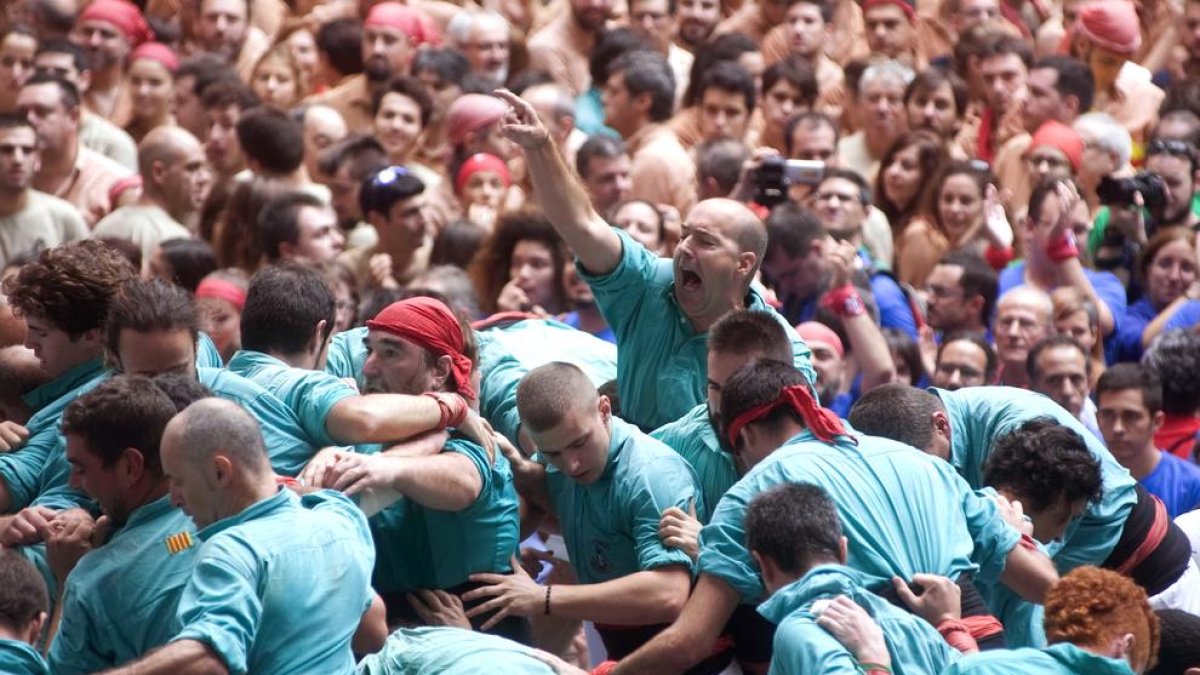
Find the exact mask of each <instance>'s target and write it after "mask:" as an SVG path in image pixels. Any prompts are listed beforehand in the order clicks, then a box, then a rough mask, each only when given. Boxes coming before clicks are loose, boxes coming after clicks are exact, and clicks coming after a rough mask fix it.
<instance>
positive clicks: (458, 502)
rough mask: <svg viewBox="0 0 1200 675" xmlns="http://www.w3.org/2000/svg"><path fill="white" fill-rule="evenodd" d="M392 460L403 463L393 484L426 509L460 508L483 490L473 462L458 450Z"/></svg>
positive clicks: (397, 489) (400, 491)
mask: <svg viewBox="0 0 1200 675" xmlns="http://www.w3.org/2000/svg"><path fill="white" fill-rule="evenodd" d="M394 461H398V462H403V469H402V470H401V471H400V472H399V475H398V476H397V477H396V479H395V480H394V481H393V482H392V487H393V488H395V490H396V491H397V492H399V493H400V494H402V495H404V496H405V497H408V498H409V499H411V500H413V501H415V502H417V503H418V504H420V505H422V506H425V507H427V508H431V509H435V510H437V511H461V510H463V509H465V508H467V507H468V506H470V505H471V504H473V503H475V500H476V499H478V498H479V493H480V492H481V491H482V490H483V478H482V477H480V475H479V470H478V469H476V468H475V464H474V462H472V461H471V460H470V459H468V458H467V457H466V456H464V455H461V454H459V453H457V452H446V453H442V454H440V455H434V456H432V457H411V458H403V459H396V460H394Z"/></svg>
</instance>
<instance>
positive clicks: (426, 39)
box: [363, 2, 442, 47]
mask: <svg viewBox="0 0 1200 675" xmlns="http://www.w3.org/2000/svg"><path fill="white" fill-rule="evenodd" d="M363 25H364V26H385V27H387V28H395V29H397V30H399V31H400V32H401V33H404V34H405V35H407V36H408V39H409V41H410V42H412V46H413V47H416V46H418V45H422V44H430V45H433V46H435V47H436V46H437V45H439V44H441V42H442V36H441V33H439V32H438V29H437V25H436V24H435V23H434V22H433V21H432V20H431V19H430V18H429V17H428V16H426V15H425V14H423V13H421V12H418V11H417V10H415V9H413V8H411V7H408V6H407V5H402V4H400V3H398V2H381V3H379V4H378V5H375V6H374V7H372V8H371V10H370V11H369V12H367V18H366V19H364V20H363Z"/></svg>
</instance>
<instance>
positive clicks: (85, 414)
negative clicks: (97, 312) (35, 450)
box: [62, 375, 176, 477]
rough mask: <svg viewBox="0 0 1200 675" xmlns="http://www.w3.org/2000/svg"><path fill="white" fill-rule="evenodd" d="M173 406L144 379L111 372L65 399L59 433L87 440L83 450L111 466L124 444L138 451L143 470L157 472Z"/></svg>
mask: <svg viewBox="0 0 1200 675" xmlns="http://www.w3.org/2000/svg"><path fill="white" fill-rule="evenodd" d="M175 413H176V409H175V404H174V403H172V402H171V398H170V397H169V396H167V394H166V393H165V392H163V390H162V389H159V388H158V387H157V386H156V385H155V384H154V382H153V380H151V379H150V378H148V377H142V376H139V375H117V376H114V377H111V378H109V379H107V380H105V381H104V382H101V383H100V384H99V385H98V386H97V387H96V388H95V389H93V390H91V391H89V392H88V393H86V394H84V395H82V396H80V397H79V398H77V399H75V400H74V401H72V402H71V404H70V405H68V406H67V408H66V410H64V411H63V417H62V432H63V434H64V435H68V436H70V435H74V436H79V437H81V438H83V439H84V440H85V441H87V451H88V452H90V453H91V454H93V455H96V456H97V457H99V458H100V464H101V466H103V467H104V468H106V469H108V468H112V466H113V465H114V464H116V462H117V460H118V459H120V457H121V454H122V453H123V452H125V449H126V448H133V449H135V450H137V451H138V452H139V453H141V455H142V458H143V461H144V462H145V466H146V472H147V473H149V474H150V475H152V476H156V477H161V476H162V461H161V458H160V456H159V442H160V441H161V440H162V434H163V429H165V428H166V426H167V422H170V421H171V418H172V417H174V416H175Z"/></svg>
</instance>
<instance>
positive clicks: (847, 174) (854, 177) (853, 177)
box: [818, 167, 871, 207]
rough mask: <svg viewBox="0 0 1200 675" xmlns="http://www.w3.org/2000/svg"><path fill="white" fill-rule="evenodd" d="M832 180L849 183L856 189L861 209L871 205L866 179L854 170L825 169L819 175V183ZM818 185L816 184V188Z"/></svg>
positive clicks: (869, 188)
mask: <svg viewBox="0 0 1200 675" xmlns="http://www.w3.org/2000/svg"><path fill="white" fill-rule="evenodd" d="M834 178H840V179H842V180H847V181H850V182H851V183H854V185H855V187H857V188H858V201H859V203H860V204H862V205H863V207H867V206H870V205H871V186H870V185H869V184H868V183H867V179H866V178H864V177H863V175H862V174H861V173H859V172H857V171H855V170H854V169H843V168H840V167H826V169H825V172H824V173H823V174H822V175H821V183H824V182H825V181H827V180H832V179H834ZM819 185H820V183H818V186H819Z"/></svg>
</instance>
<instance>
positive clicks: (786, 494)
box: [745, 483, 842, 575]
mask: <svg viewBox="0 0 1200 675" xmlns="http://www.w3.org/2000/svg"><path fill="white" fill-rule="evenodd" d="M745 530H746V548H748V549H750V550H751V551H757V552H758V554H759V555H761V556H763V557H764V558H770V559H771V560H772V561H774V562H775V564H776V565H778V566H779V569H780V570H781V571H783V572H785V573H787V574H791V575H801V574H804V573H805V572H807V571H808V570H809V569H811V568H812V567H814V566H816V565H817V564H820V563H823V562H832V561H836V560H837V559H838V557H839V553H840V551H841V548H842V521H841V519H840V518H839V517H838V511H837V505H836V504H834V502H833V500H832V499H831V498H830V497H829V494H828V493H826V492H825V490H823V489H821V488H820V487H818V486H816V485H811V484H808V483H784V484H783V485H776V486H774V487H772V488H770V489H768V490H764V491H762V492H760V493H758V494H757V495H755V497H754V499H751V500H750V504H749V506H747V507H746V521H745Z"/></svg>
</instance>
